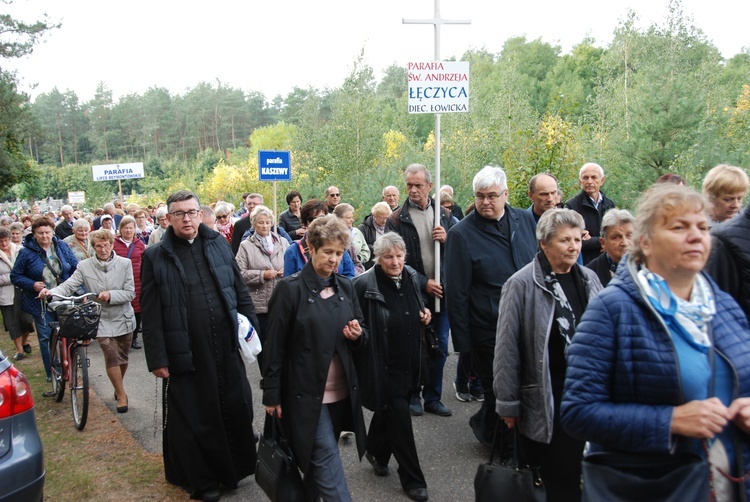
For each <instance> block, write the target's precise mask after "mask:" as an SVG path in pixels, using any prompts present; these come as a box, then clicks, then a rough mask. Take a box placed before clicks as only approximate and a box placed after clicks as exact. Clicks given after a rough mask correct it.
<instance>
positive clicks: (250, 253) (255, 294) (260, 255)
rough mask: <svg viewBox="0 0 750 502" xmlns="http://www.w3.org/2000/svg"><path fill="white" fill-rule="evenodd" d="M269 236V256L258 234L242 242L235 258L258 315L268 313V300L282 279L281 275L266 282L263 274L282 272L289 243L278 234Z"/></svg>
mask: <svg viewBox="0 0 750 502" xmlns="http://www.w3.org/2000/svg"><path fill="white" fill-rule="evenodd" d="M271 236H272V238H273V244H274V246H273V253H272V254H271V256H269V255H268V253H266V252H265V250H264V249H263V244H262V243H261V241H260V237H259V236H258V234H257V233H254V234H253V235H251V236H250V237H248V238H247V239H245V240H244V241H242V244H240V249H239V250H238V251H237V256H236V257H235V260H236V261H237V265H238V266H239V267H240V272H241V273H242V280H243V281H245V284H247V288H248V289H249V290H250V296H251V297H252V299H253V305H255V311H256V312H257V313H258V314H265V313H267V312H268V300H270V299H271V293H273V288H275V287H276V284H277V283H278V282H279V281H280V280H281V279H282V277H283V274H282V275H281V276H277V277H274V278H273V279H271V280H270V281H268V280H265V279H264V278H263V273H264V272H265V271H266V270H270V269H273V270H282V271H283V270H284V251H286V248H288V247H289V242H287V240H286V239H283V238H281V237H279V236H278V234H274V233H271Z"/></svg>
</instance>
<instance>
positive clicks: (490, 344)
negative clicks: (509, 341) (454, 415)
mask: <svg viewBox="0 0 750 502" xmlns="http://www.w3.org/2000/svg"><path fill="white" fill-rule="evenodd" d="M471 358H472V360H473V362H474V368H475V369H476V370H477V372H478V373H479V379H480V380H482V384H483V387H484V402H483V403H482V407H481V408H480V409H479V411H478V412H477V414H476V415H475V416H478V417H479V420H480V421H479V423H480V424H481V425H482V429H483V431H484V434H485V436H486V437H487V439H489V440H492V433H493V432H494V430H495V424H497V413H495V390H494V387H493V385H492V383H493V382H494V376H493V374H492V361H493V360H494V359H495V339H494V338H491V339H489V340H485V341H483V342H481V343H478V344H476V345H474V346H473V347H472V348H471Z"/></svg>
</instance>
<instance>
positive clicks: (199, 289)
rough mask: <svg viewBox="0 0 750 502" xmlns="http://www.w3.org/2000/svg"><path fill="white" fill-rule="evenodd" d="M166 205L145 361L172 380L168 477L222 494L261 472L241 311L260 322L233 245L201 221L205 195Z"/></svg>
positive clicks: (149, 272)
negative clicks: (239, 327)
mask: <svg viewBox="0 0 750 502" xmlns="http://www.w3.org/2000/svg"><path fill="white" fill-rule="evenodd" d="M167 210H168V214H167V219H168V220H169V223H170V226H169V228H168V229H167V230H166V232H165V233H164V235H163V237H162V239H161V241H160V242H159V243H158V244H157V245H155V246H153V247H151V248H149V249H148V250H147V251H146V253H145V254H144V255H143V262H142V269H141V282H142V285H141V305H142V307H141V309H142V315H143V342H144V346H145V349H146V361H147V363H148V369H149V371H151V372H152V373H153V374H154V375H156V376H157V377H159V378H162V379H164V380H163V381H164V385H163V388H164V400H163V406H164V410H163V420H164V423H165V427H164V431H163V442H162V448H163V453H164V474H165V477H166V479H167V481H169V482H170V483H173V484H176V485H180V486H183V487H184V488H185V489H186V490H188V492H190V496H191V498H194V499H199V500H219V498H220V497H221V488H226V489H233V488H235V487H236V486H237V482H238V481H239V480H240V479H242V478H244V477H246V476H248V475H250V474H252V473H253V472H254V470H255V462H256V452H255V441H254V437H253V429H252V420H253V408H252V395H251V391H250V386H249V384H248V382H247V378H246V375H245V367H244V364H243V362H242V359H241V356H240V352H239V350H238V341H237V313H238V312H239V313H241V314H243V315H245V316H246V317H247V318H248V319H250V321H251V322H252V323H253V325H254V326H257V325H258V324H257V319H256V317H255V308H254V307H253V303H252V300H251V299H250V294H249V292H248V290H247V287H246V286H245V283H244V282H243V281H242V277H241V276H240V271H239V269H238V268H237V264H236V262H235V261H234V259H233V256H232V250H231V248H230V247H229V244H227V241H226V239H224V238H223V237H222V236H221V235H220V234H219V233H218V232H215V231H213V230H211V229H209V228H208V227H206V226H205V225H203V224H201V218H202V211H201V210H200V201H199V200H198V197H197V196H196V195H195V194H194V193H192V192H189V191H187V190H181V191H178V192H176V193H174V194H172V195H170V196H169V198H168V199H167Z"/></svg>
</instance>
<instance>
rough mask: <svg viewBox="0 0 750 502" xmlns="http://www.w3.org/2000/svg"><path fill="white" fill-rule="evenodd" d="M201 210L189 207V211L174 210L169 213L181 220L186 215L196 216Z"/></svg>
mask: <svg viewBox="0 0 750 502" xmlns="http://www.w3.org/2000/svg"><path fill="white" fill-rule="evenodd" d="M199 212H200V209H189V210H187V211H172V212H171V213H169V214H171V215H172V217H173V218H177V219H178V220H181V219H183V218H184V217H185V215H187V216H189V217H191V218H196V217H197V216H198V213H199Z"/></svg>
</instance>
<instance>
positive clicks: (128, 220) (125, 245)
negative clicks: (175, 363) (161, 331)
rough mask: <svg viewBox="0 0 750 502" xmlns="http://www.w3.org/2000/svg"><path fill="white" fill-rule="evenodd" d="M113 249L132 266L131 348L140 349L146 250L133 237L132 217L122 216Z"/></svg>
mask: <svg viewBox="0 0 750 502" xmlns="http://www.w3.org/2000/svg"><path fill="white" fill-rule="evenodd" d="M114 248H115V253H117V255H118V256H122V257H124V258H129V259H130V262H131V264H132V266H133V279H134V280H135V299H134V300H133V301H132V302H131V304H132V305H133V312H135V329H134V330H133V343H132V345H131V348H133V349H140V348H141V342H140V341H139V340H138V330H140V328H141V258H142V257H143V252H144V251H145V250H146V245H145V244H144V243H143V241H142V240H140V239H139V238H137V237H136V236H135V219H134V218H133V217H132V216H123V218H122V220H121V221H120V227H119V231H118V233H117V237H116V238H115V244H114Z"/></svg>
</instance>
